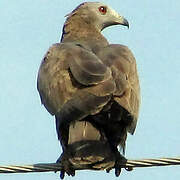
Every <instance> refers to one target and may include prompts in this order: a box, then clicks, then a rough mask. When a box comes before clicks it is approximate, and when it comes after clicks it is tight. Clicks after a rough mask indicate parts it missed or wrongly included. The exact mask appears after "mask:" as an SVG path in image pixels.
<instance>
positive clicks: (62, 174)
mask: <svg viewBox="0 0 180 180" xmlns="http://www.w3.org/2000/svg"><path fill="white" fill-rule="evenodd" d="M64 175H65V172H64V170H62V171H61V173H60V178H61V179H64Z"/></svg>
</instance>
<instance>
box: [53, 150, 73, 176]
mask: <svg viewBox="0 0 180 180" xmlns="http://www.w3.org/2000/svg"><path fill="white" fill-rule="evenodd" d="M56 163H59V164H61V171H60V178H61V179H64V177H65V174H67V175H68V176H75V170H74V169H73V167H72V164H71V162H70V161H69V156H68V154H67V153H62V154H61V156H60V157H59V158H58V160H57V161H56Z"/></svg>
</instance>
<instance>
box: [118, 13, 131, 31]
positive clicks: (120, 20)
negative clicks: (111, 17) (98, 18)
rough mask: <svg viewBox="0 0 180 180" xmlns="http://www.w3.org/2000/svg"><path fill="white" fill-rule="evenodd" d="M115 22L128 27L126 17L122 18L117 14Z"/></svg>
mask: <svg viewBox="0 0 180 180" xmlns="http://www.w3.org/2000/svg"><path fill="white" fill-rule="evenodd" d="M116 23H117V24H119V25H123V26H127V27H128V29H129V22H128V20H127V19H126V18H124V17H123V16H119V17H118V18H117V19H116Z"/></svg>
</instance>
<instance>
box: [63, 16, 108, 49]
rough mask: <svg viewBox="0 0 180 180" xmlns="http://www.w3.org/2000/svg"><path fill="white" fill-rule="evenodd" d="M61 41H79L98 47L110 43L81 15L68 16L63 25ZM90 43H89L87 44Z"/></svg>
mask: <svg viewBox="0 0 180 180" xmlns="http://www.w3.org/2000/svg"><path fill="white" fill-rule="evenodd" d="M61 42H79V43H82V44H85V45H87V46H90V48H91V49H92V48H95V46H96V48H97V47H98V46H100V47H103V46H107V45H108V41H107V40H106V38H105V37H104V36H103V35H102V34H101V32H100V31H98V30H97V29H96V28H95V27H94V26H93V25H91V24H90V23H87V22H85V21H83V19H82V18H80V17H75V16H72V17H71V18H68V19H67V20H66V22H65V24H64V27H63V33H62V37H61ZM86 43H88V44H86Z"/></svg>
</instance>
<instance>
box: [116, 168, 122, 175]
mask: <svg viewBox="0 0 180 180" xmlns="http://www.w3.org/2000/svg"><path fill="white" fill-rule="evenodd" d="M120 174H121V168H115V175H116V177H119V175H120Z"/></svg>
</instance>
